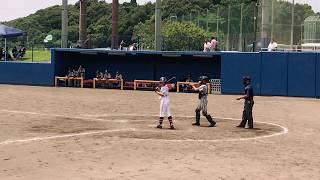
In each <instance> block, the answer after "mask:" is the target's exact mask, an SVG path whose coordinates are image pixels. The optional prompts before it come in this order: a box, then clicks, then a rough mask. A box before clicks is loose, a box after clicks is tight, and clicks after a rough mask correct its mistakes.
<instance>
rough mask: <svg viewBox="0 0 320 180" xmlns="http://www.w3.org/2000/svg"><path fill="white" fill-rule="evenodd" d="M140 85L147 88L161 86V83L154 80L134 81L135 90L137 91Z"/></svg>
mask: <svg viewBox="0 0 320 180" xmlns="http://www.w3.org/2000/svg"><path fill="white" fill-rule="evenodd" d="M139 84H143V85H145V86H147V85H150V84H151V85H154V84H160V81H153V80H134V81H133V89H134V90H137V87H138V85H139Z"/></svg>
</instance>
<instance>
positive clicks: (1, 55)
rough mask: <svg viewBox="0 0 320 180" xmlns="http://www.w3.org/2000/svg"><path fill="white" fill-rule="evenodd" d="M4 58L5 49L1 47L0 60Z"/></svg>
mask: <svg viewBox="0 0 320 180" xmlns="http://www.w3.org/2000/svg"><path fill="white" fill-rule="evenodd" d="M2 57H3V48H2V47H0V60H1V59H2Z"/></svg>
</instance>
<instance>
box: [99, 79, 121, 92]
mask: <svg viewBox="0 0 320 180" xmlns="http://www.w3.org/2000/svg"><path fill="white" fill-rule="evenodd" d="M97 83H120V89H121V90H123V79H104V78H103V79H100V78H93V88H96V84H97Z"/></svg>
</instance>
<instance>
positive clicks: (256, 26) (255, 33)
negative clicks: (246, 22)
mask: <svg viewBox="0 0 320 180" xmlns="http://www.w3.org/2000/svg"><path fill="white" fill-rule="evenodd" d="M254 2H255V4H254V17H253V32H254V37H253V42H252V51H253V52H255V51H256V45H257V28H258V14H259V13H258V7H259V5H260V4H259V0H254Z"/></svg>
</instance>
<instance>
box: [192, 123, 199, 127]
mask: <svg viewBox="0 0 320 180" xmlns="http://www.w3.org/2000/svg"><path fill="white" fill-rule="evenodd" d="M192 126H200V123H198V122H195V123H192Z"/></svg>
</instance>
